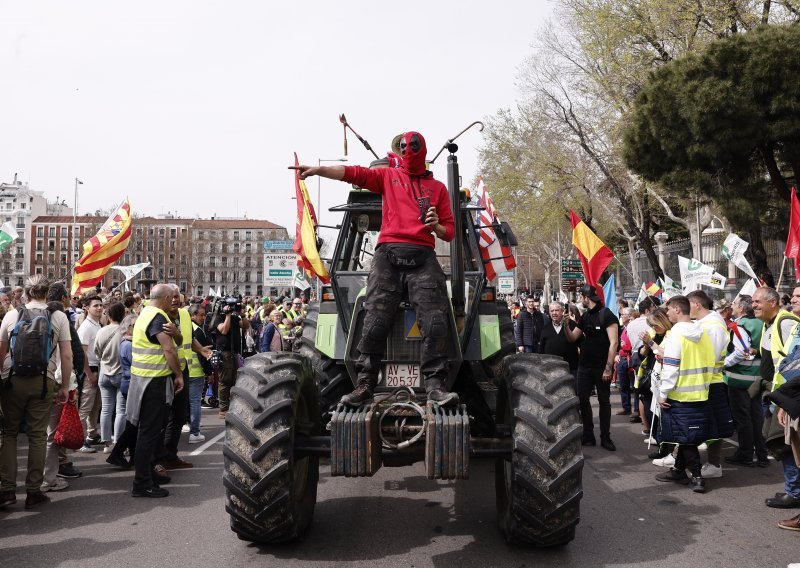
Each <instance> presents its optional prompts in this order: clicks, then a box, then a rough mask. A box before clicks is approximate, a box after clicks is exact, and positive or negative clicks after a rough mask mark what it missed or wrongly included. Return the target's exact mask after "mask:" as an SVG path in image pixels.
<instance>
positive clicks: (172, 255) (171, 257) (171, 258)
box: [169, 254, 175, 264]
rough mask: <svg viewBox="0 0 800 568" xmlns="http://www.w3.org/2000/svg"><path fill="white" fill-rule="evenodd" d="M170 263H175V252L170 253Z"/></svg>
mask: <svg viewBox="0 0 800 568" xmlns="http://www.w3.org/2000/svg"><path fill="white" fill-rule="evenodd" d="M169 263H170V264H175V255H174V254H170V255H169Z"/></svg>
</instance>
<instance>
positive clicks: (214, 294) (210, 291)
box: [208, 286, 219, 298]
mask: <svg viewBox="0 0 800 568" xmlns="http://www.w3.org/2000/svg"><path fill="white" fill-rule="evenodd" d="M208 295H209V296H211V297H212V298H216V297H218V296H219V294H217V291H216V290H214V287H213V286H209V288H208Z"/></svg>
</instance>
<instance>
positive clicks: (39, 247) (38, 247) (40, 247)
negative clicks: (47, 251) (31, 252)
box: [36, 240, 44, 250]
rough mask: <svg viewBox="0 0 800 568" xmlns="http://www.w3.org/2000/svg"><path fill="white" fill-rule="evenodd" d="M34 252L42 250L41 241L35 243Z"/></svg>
mask: <svg viewBox="0 0 800 568" xmlns="http://www.w3.org/2000/svg"><path fill="white" fill-rule="evenodd" d="M36 250H44V246H43V245H42V241H41V240H38V241H36Z"/></svg>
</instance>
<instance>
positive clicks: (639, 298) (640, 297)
mask: <svg viewBox="0 0 800 568" xmlns="http://www.w3.org/2000/svg"><path fill="white" fill-rule="evenodd" d="M646 297H647V287H646V286H645V285H644V282H642V289H641V290H639V295H638V296H637V298H636V305H637V306H638V305H639V303H640V302H641V301H642V300H644V299H645V298H646Z"/></svg>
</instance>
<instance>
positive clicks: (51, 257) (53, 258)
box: [47, 252, 56, 266]
mask: <svg viewBox="0 0 800 568" xmlns="http://www.w3.org/2000/svg"><path fill="white" fill-rule="evenodd" d="M47 263H48V264H49V265H51V266H52V265H53V264H55V263H56V255H55V253H52V252H51V253H50V254H48V255H47Z"/></svg>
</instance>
